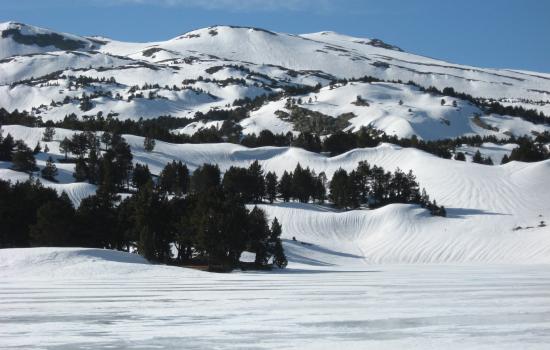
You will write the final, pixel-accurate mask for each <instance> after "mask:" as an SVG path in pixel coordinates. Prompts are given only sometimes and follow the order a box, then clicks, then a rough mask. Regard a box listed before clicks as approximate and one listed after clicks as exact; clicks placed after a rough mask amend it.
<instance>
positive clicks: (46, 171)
mask: <svg viewBox="0 0 550 350" xmlns="http://www.w3.org/2000/svg"><path fill="white" fill-rule="evenodd" d="M41 175H42V177H43V178H44V179H46V180H49V181H54V182H57V180H56V179H55V177H56V176H57V167H56V166H55V164H54V162H53V159H52V157H51V156H50V157H48V160H47V161H46V166H45V167H44V168H43V169H42V171H41Z"/></svg>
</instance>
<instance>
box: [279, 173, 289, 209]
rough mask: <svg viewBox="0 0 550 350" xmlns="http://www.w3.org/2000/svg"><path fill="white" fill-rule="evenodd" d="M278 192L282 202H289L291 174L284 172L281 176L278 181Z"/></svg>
mask: <svg viewBox="0 0 550 350" xmlns="http://www.w3.org/2000/svg"><path fill="white" fill-rule="evenodd" d="M278 191H279V193H280V194H281V197H282V198H283V201H285V202H289V201H290V198H291V197H292V173H290V174H289V173H288V172H287V171H286V170H285V171H284V173H283V175H282V176H281V180H280V181H279V185H278Z"/></svg>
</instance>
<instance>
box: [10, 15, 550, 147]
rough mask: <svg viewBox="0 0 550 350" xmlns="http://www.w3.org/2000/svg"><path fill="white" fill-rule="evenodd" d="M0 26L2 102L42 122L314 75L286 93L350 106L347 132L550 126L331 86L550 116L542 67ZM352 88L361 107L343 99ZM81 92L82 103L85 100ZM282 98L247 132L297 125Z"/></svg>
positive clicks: (284, 84) (229, 97)
mask: <svg viewBox="0 0 550 350" xmlns="http://www.w3.org/2000/svg"><path fill="white" fill-rule="evenodd" d="M0 31H1V33H2V34H1V37H0V107H1V108H4V109H6V110H8V111H10V112H11V111H14V110H18V111H28V112H30V113H32V114H34V115H36V116H40V117H41V118H42V120H44V121H46V120H53V121H59V120H62V119H63V118H64V117H65V116H67V115H70V114H73V113H74V114H75V115H77V116H84V115H86V116H96V115H102V116H103V117H106V116H108V115H110V116H112V117H114V118H119V119H128V118H129V119H134V120H137V119H139V118H146V119H150V118H155V117H158V116H162V115H171V116H174V117H180V118H192V117H194V116H195V113H196V112H203V113H204V112H208V111H209V110H211V109H226V108H234V107H232V105H233V103H234V102H235V101H236V100H239V99H243V98H254V97H257V96H260V95H269V94H275V93H281V92H283V91H285V90H286V89H288V88H289V87H296V86H315V85H316V84H321V85H322V86H323V87H324V88H323V89H322V90H321V91H320V92H319V93H311V94H309V95H303V96H302V95H299V94H298V95H296V96H294V98H296V99H298V98H301V99H303V100H304V101H306V102H307V101H308V100H309V98H310V97H311V98H313V102H312V103H306V104H305V105H303V106H302V107H303V108H305V109H310V110H313V111H318V112H321V113H323V114H326V115H328V116H331V117H335V118H336V117H338V116H341V115H342V114H347V113H353V115H354V116H352V117H351V119H350V120H349V124H350V125H349V127H348V128H347V129H348V130H357V129H358V128H359V127H361V126H367V125H370V126H373V127H376V128H378V129H380V130H383V131H385V132H386V133H388V134H395V135H398V136H401V137H409V136H411V135H413V134H416V135H417V136H419V137H420V138H424V139H440V138H445V137H454V136H460V135H470V134H479V135H486V134H495V135H498V136H505V135H509V134H514V135H516V136H519V135H525V134H527V135H532V134H533V133H537V132H540V131H543V130H545V129H547V128H548V127H547V126H543V125H533V124H532V123H530V122H528V121H525V120H523V119H521V118H518V117H510V116H500V115H486V114H485V113H484V112H483V111H481V110H479V108H477V107H475V106H472V105H470V104H469V103H468V102H467V101H461V100H459V99H456V98H453V97H449V96H436V95H432V94H429V93H423V92H421V91H418V90H417V88H415V87H414V86H411V85H403V84H389V83H380V84H368V83H354V84H350V85H343V86H336V87H335V88H334V89H329V88H328V85H329V84H330V82H331V81H333V80H335V79H343V78H347V79H351V78H360V77H364V76H370V77H374V78H376V79H379V80H382V81H396V80H399V81H402V82H408V81H413V82H414V83H415V84H417V85H419V86H423V87H425V88H427V87H429V86H435V87H436V88H438V89H439V90H443V89H444V88H446V87H452V88H454V89H455V90H456V91H458V92H463V93H467V94H469V95H472V96H474V97H478V98H495V99H501V102H502V104H504V105H510V106H522V107H524V108H527V109H535V110H538V111H543V112H545V113H548V110H549V108H550V107H549V106H550V103H549V100H550V77H548V75H545V74H542V73H541V74H539V73H534V72H524V71H512V70H494V69H482V68H475V67H469V66H461V65H456V64H451V63H447V62H443V61H438V60H434V59H430V58H425V57H422V56H418V55H415V54H411V53H407V52H403V51H401V50H400V49H399V48H397V47H395V46H392V45H389V44H386V43H384V42H382V41H380V40H376V39H373V40H371V39H364V38H353V37H349V36H344V35H339V34H336V33H332V32H321V33H315V34H307V35H291V34H284V33H274V32H270V31H267V30H263V29H257V28H243V27H229V26H216V27H209V28H204V29H199V30H196V31H192V32H189V33H186V34H184V35H181V36H178V37H176V38H174V39H171V40H167V41H163V42H155V43H125V42H120V41H115V40H111V39H107V38H100V37H93V38H86V37H81V36H76V35H70V34H65V33H56V32H53V31H50V30H46V29H41V28H37V27H33V26H29V25H24V24H19V23H14V22H7V23H3V24H1V25H0ZM357 96H361V97H363V98H364V99H365V100H366V101H367V102H368V103H369V105H370V107H369V106H360V105H353V104H351V103H352V102H353V100H354V99H355V98H356V97H357ZM87 99H89V102H90V103H86V104H83V103H82V102H83V101H85V100H87ZM442 99H444V100H445V101H446V103H445V104H444V105H441V104H440V102H441V100H442ZM400 101H401V104H400ZM453 102H456V103H457V105H456V107H455V105H454V104H453ZM284 103H285V101H284V99H281V100H280V101H274V102H271V103H267V104H265V105H264V106H263V107H261V108H260V109H259V110H257V111H256V110H254V111H252V112H251V113H250V116H249V118H246V119H244V120H242V121H240V124H241V126H242V127H243V129H244V133H259V132H260V131H261V130H263V129H270V130H271V131H273V132H277V133H279V132H288V131H294V132H298V131H299V130H297V128H296V125H294V122H289V121H285V120H282V119H281V118H280V116H278V115H276V114H275V112H277V111H278V110H284V108H283V107H284ZM476 115H479V119H477V123H476V122H474V119H473V118H474V117H475V116H476ZM479 120H481V122H479ZM216 123H217V124H216ZM220 123H221V121H219V120H218V121H215V120H214V121H212V120H209V121H203V123H202V124H201V122H196V123H194V124H193V126H192V127H190V128H188V129H185V130H183V131H182V132H184V133H186V134H192V133H193V132H194V131H197V130H200V129H201V128H203V127H205V126H208V127H210V126H212V125H219V124H220Z"/></svg>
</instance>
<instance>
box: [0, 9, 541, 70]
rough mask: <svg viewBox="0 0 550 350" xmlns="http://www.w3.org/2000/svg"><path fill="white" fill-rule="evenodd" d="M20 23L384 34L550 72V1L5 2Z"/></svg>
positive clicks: (90, 30) (130, 29)
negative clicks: (221, 26) (217, 26)
mask: <svg viewBox="0 0 550 350" xmlns="http://www.w3.org/2000/svg"><path fill="white" fill-rule="evenodd" d="M0 4H1V8H2V11H1V12H0V21H8V20H15V21H20V22H24V23H28V24H33V25H37V26H43V27H47V28H50V29H55V30H59V31H66V32H71V33H75V34H82V35H93V34H97V35H104V36H108V37H111V38H115V39H119V40H127V41H153V40H166V39H169V38H171V37H174V36H176V35H179V34H181V33H184V32H187V31H189V30H193V29H196V28H200V27H206V26H209V25H213V24H233V25H243V26H256V27H263V28H267V29H271V30H275V31H282V32H288V33H308V32H316V31H321V30H332V31H336V32H340V33H344V34H349V35H354V36H360V37H369V38H380V39H382V40H384V41H387V42H389V43H391V44H394V45H397V46H400V47H402V48H403V49H405V50H407V51H410V52H414V53H418V54H422V55H425V56H430V57H435V58H440V59H445V60H448V61H451V62H455V63H463V64H471V65H476V66H482V67H496V68H516V69H528V70H535V71H542V72H550V19H549V18H550V1H548V0H459V1H453V0H383V1H382V0H378V1H373V0H338V1H337V0H16V1H14V0H0Z"/></svg>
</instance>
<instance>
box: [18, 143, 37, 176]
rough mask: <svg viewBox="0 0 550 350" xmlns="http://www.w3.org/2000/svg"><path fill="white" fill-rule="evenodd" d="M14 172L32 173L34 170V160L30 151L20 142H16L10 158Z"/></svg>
mask: <svg viewBox="0 0 550 350" xmlns="http://www.w3.org/2000/svg"><path fill="white" fill-rule="evenodd" d="M12 162H13V167H12V169H13V170H15V171H24V172H29V173H30V172H33V171H35V170H36V159H34V154H33V152H32V151H31V149H30V148H29V147H28V146H27V145H26V144H25V143H24V142H22V141H17V142H16V149H15V152H14V153H13V156H12Z"/></svg>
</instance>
